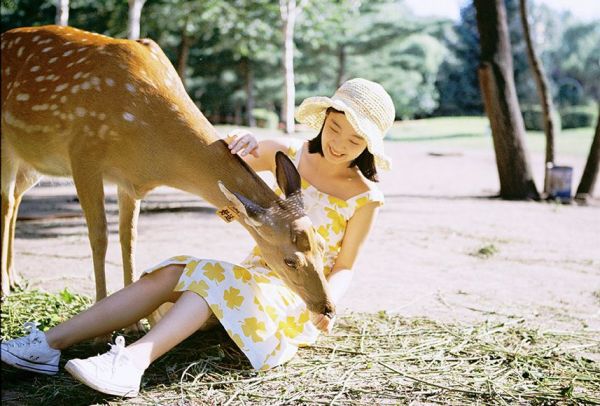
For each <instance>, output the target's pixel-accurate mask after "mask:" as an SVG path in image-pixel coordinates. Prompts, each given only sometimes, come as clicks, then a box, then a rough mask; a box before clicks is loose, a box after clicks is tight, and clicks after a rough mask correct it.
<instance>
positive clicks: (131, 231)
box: [118, 187, 144, 334]
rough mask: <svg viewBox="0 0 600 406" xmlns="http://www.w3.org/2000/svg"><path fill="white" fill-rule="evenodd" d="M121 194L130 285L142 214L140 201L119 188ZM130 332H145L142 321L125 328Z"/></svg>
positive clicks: (121, 234) (121, 231)
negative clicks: (139, 219) (139, 218)
mask: <svg viewBox="0 0 600 406" xmlns="http://www.w3.org/2000/svg"><path fill="white" fill-rule="evenodd" d="M118 196H119V239H120V241H121V256H122V258H123V285H124V286H128V285H131V284H132V283H133V280H134V279H135V240H136V238H137V220H138V217H139V214H140V201H139V200H137V199H135V198H134V197H132V196H131V195H129V194H128V193H127V192H126V191H125V190H124V189H123V188H121V187H119V188H118ZM125 331H126V332H127V333H128V334H139V333H141V332H144V328H143V327H142V324H141V323H140V322H137V323H135V324H132V325H131V326H128V327H126V328H125Z"/></svg>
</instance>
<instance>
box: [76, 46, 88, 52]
mask: <svg viewBox="0 0 600 406" xmlns="http://www.w3.org/2000/svg"><path fill="white" fill-rule="evenodd" d="M86 49H87V47H81V48H79V49H78V50H77V52H83V51H85V50H86Z"/></svg>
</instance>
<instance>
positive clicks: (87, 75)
mask: <svg viewBox="0 0 600 406" xmlns="http://www.w3.org/2000/svg"><path fill="white" fill-rule="evenodd" d="M81 77H82V78H84V79H87V78H89V77H90V72H86V73H84V74H83V75H81Z"/></svg>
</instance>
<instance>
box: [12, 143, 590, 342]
mask: <svg viewBox="0 0 600 406" xmlns="http://www.w3.org/2000/svg"><path fill="white" fill-rule="evenodd" d="M386 149H387V152H388V154H389V155H390V156H392V158H393V159H394V165H395V166H394V169H393V171H391V172H389V173H387V174H384V175H383V176H382V182H381V187H382V189H383V191H384V192H385V194H386V199H387V200H386V205H385V206H383V208H382V209H381V212H380V215H379V218H378V220H377V223H376V226H375V228H374V230H373V232H372V235H371V237H370V240H369V241H368V243H367V244H366V246H365V247H364V251H363V253H362V255H361V257H360V258H359V260H358V263H357V264H356V277H355V279H354V281H353V285H352V287H351V289H350V291H349V292H348V294H347V295H346V297H345V298H344V300H343V301H342V303H341V306H340V308H341V309H340V310H342V311H369V312H376V311H380V310H386V311H388V312H399V313H401V314H403V315H406V316H425V317H428V318H432V319H435V320H443V321H456V322H473V321H480V320H483V319H488V318H491V319H507V318H515V317H518V318H524V319H526V320H527V322H528V323H529V324H531V325H535V326H540V327H542V328H553V329H554V328H557V329H568V330H579V329H582V328H589V329H600V200H599V197H600V196H598V192H597V193H596V196H595V199H594V200H592V202H591V204H590V205H588V206H586V207H582V206H577V205H574V204H573V205H560V204H556V203H531V202H508V201H500V200H497V199H493V198H490V197H491V196H492V195H494V194H495V193H496V192H497V190H498V188H499V183H498V178H497V173H496V167H495V160H494V155H493V151H492V149H491V148H490V149H489V150H475V149H471V150H468V149H467V150H456V149H453V148H452V147H448V146H446V147H442V146H439V145H436V144H434V143H422V142H419V143H406V142H387V143H386ZM542 159H543V157H542V156H541V155H534V156H532V157H531V164H532V167H533V168H534V169H535V171H534V172H535V177H536V183H537V185H538V188H540V185H541V184H542V183H541V182H542V168H543V160H542ZM584 161H585V160H584V159H583V158H581V157H569V156H564V157H561V164H565V165H572V166H573V167H574V180H575V182H574V183H575V186H574V187H576V185H577V182H578V181H579V179H580V176H581V171H582V168H583V165H584V164H585V162H584ZM597 189H600V187H598V188H597ZM115 191H116V190H115V188H114V186H108V187H107V202H108V203H107V208H108V210H109V217H108V218H109V227H110V241H109V250H108V256H107V278H108V283H109V290H110V291H115V290H117V289H119V288H120V287H121V286H122V276H121V257H120V248H119V244H118V234H117V229H118V220H117V206H116V194H115ZM74 197H75V191H74V187H73V186H72V184H70V183H69V182H65V181H64V180H61V181H57V180H49V181H48V180H47V181H44V182H43V183H42V184H40V185H39V186H37V187H35V188H34V189H32V190H31V191H30V192H29V193H28V194H27V195H26V197H25V199H24V201H23V204H22V206H21V211H20V221H19V222H18V223H17V232H16V237H17V238H16V242H15V247H16V257H15V263H16V267H17V270H18V271H19V272H20V274H21V275H22V276H23V277H24V278H25V279H26V280H28V281H29V283H30V287H41V288H44V289H46V290H49V291H53V292H55V291H59V290H61V289H63V288H65V287H68V288H69V289H70V290H72V291H75V292H81V293H85V294H88V295H92V294H93V292H94V279H93V270H92V261H91V251H90V248H89V243H88V240H87V230H86V227H85V222H84V220H83V217H82V216H81V211H80V208H79V205H78V203H77V202H76V200H75V199H74ZM138 232H139V239H138V248H137V266H138V272H139V271H140V270H143V269H144V268H146V267H149V266H151V265H153V264H155V263H157V262H159V261H161V260H163V259H165V258H167V257H169V256H172V255H177V254H190V255H195V256H198V257H206V258H219V259H225V260H228V261H233V262H235V261H239V260H241V259H242V258H244V257H245V255H246V253H247V252H248V251H249V250H250V249H251V247H252V246H253V241H252V240H251V238H250V236H249V235H248V234H247V233H246V231H245V230H244V229H243V228H242V227H241V226H240V225H239V224H237V223H231V224H226V223H224V222H223V221H222V220H221V219H219V218H218V217H217V216H216V215H214V214H213V209H211V208H210V207H209V206H207V205H206V203H205V202H203V201H201V200H199V199H198V198H196V197H195V196H192V195H189V194H185V193H182V192H179V191H176V190H174V189H169V188H159V189H157V190H155V191H153V192H152V193H151V194H149V195H148V197H147V198H146V199H145V200H144V202H143V204H142V214H141V216H140V221H139V229H138ZM480 250H483V252H484V253H485V252H487V253H489V254H491V255H489V256H487V257H486V256H485V255H480V254H478V252H479V251H480Z"/></svg>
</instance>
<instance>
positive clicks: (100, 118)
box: [98, 113, 106, 121]
mask: <svg viewBox="0 0 600 406" xmlns="http://www.w3.org/2000/svg"><path fill="white" fill-rule="evenodd" d="M105 118H106V114H104V113H98V120H102V121H104V119H105Z"/></svg>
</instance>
